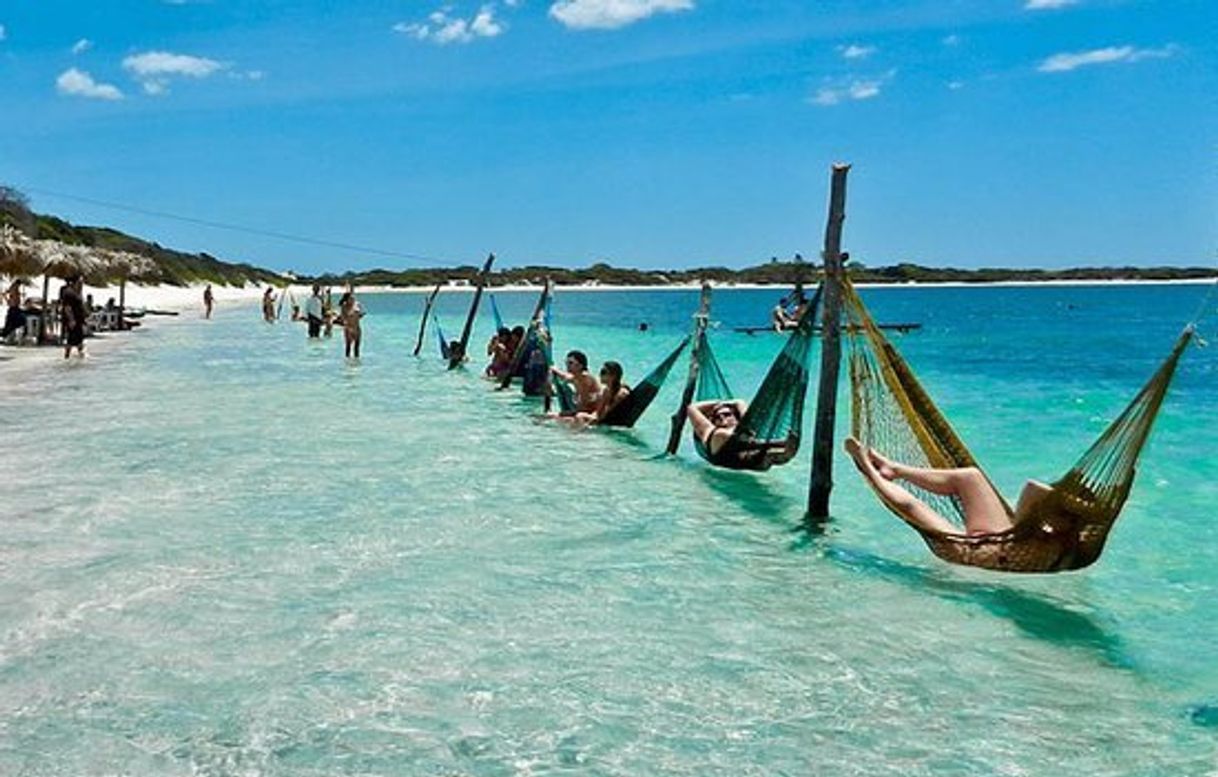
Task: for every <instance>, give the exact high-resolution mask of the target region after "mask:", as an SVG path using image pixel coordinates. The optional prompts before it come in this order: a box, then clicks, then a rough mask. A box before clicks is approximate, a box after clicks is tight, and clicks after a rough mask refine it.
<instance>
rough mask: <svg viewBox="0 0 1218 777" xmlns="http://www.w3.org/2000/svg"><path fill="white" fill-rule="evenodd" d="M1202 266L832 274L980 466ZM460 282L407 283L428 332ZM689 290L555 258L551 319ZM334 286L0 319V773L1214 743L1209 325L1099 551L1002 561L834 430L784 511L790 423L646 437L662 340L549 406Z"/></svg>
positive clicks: (1195, 296)
mask: <svg viewBox="0 0 1218 777" xmlns="http://www.w3.org/2000/svg"><path fill="white" fill-rule="evenodd" d="M1204 291H1205V290H1204V289H1203V288H1201V287H1195V286H1173V287H1159V286H1139V287H1113V288H1036V289H1025V288H979V289H950V288H941V289H885V290H874V291H867V292H865V298H866V300H867V301H868V302H869V303H870V304H871V306H872V307H873V308H874V310H875V311H876V313H877V316H878V317H879V318H880V319H884V320H890V321H895V320H901V321H920V322H922V323H924V324H925V328H924V329H923V330H922V331H920V332H917V333H914V334H910V335H907V336H904V337H898V338H896V342H897V345H898V347H900V348H901V349H902V350H903V351H904V352H905V353H906V355H907V356H908V358H909V360H910V361H911V363H912V364H913V365H914V368H915V369H916V370H917V371H918V372H919V374H920V375H921V376H922V378H923V379H924V382H925V384H926V385H927V387H928V388H929V389H930V391H931V392H932V393H933V394H934V395H935V396H936V397H937V398H938V400H939V401H940V404H941V405H942V407H943V408H944V409H945V411H946V412H947V413H948V415H949V416H950V417H951V418H952V419H953V420H954V421H955V422H956V425H957V427H958V429H959V430H960V431H961V433H962V435H963V436H964V437H965V439H966V440H967V441H968V442H969V443H970V444H971V446H972V447H973V449H974V452H975V453H976V454H977V456H978V458H979V459H980V460H981V461H983V462H984V463H985V464H986V465H987V468H988V469H989V470H990V471H991V473H992V474H993V476H994V478H995V480H996V482H997V483H998V484H999V485H1000V486H1001V487H1002V488H1004V489H1005V490H1007V491H1008V492H1009V493H1015V492H1016V489H1018V487H1019V485H1020V484H1021V482H1022V479H1023V478H1025V477H1040V478H1046V479H1049V478H1052V477H1054V476H1055V475H1057V474H1059V473H1060V472H1061V471H1063V470H1064V469H1065V468H1066V467H1067V466H1069V464H1071V463H1072V462H1073V460H1074V459H1075V458H1076V457H1077V456H1078V455H1079V454H1080V453H1081V452H1082V451H1083V449H1085V448H1086V446H1087V445H1088V444H1089V443H1090V442H1091V440H1092V439H1094V437H1095V436H1096V435H1097V434H1098V433H1099V432H1100V431H1101V430H1102V428H1103V426H1104V424H1105V423H1106V421H1107V420H1108V419H1110V418H1111V417H1112V416H1113V415H1114V414H1116V413H1117V412H1119V410H1120V408H1121V407H1122V406H1123V405H1124V403H1125V402H1126V401H1128V399H1129V398H1130V397H1131V396H1132V395H1133V393H1134V392H1135V391H1136V390H1137V388H1138V387H1139V386H1140V384H1141V383H1142V382H1143V381H1144V380H1145V379H1146V378H1147V376H1148V375H1149V374H1150V373H1151V372H1152V371H1153V369H1154V367H1155V365H1156V363H1157V362H1158V360H1159V359H1161V358H1162V356H1163V355H1164V354H1165V353H1166V351H1167V349H1168V348H1169V347H1170V344H1171V341H1172V339H1173V337H1174V335H1175V334H1176V332H1177V331H1178V329H1179V327H1180V326H1181V325H1182V323H1183V322H1184V321H1185V320H1186V319H1187V318H1188V317H1189V316H1190V315H1191V314H1192V311H1193V310H1194V308H1195V307H1196V305H1197V303H1198V302H1199V300H1200V299H1201V296H1202V294H1203V293H1204ZM777 296H778V294H777V293H776V292H769V291H766V292H760V291H735V292H719V293H718V294H717V295H716V299H715V316H714V317H715V318H716V319H717V320H718V321H720V322H722V326H721V327H720V330H719V331H718V332H716V334H715V348H716V349H717V353H718V356H719V359H720V361H721V363H722V364H723V365H724V368H725V370H726V371H727V373H728V375H729V377H730V378H731V379H732V381H733V383H734V385H735V386H736V387H737V390H738V391H739V392H740V393H741V394H742V395H748V394H750V393H751V392H752V391H753V390H754V389H755V388H756V386H757V384H758V382H759V380H760V378H761V375H762V374H763V372H764V370H765V368H766V366H767V365H768V363H769V361H770V359H771V358H772V357H773V356H774V354H775V353H776V352H777V350H778V349H779V348H780V346H781V340H780V339H779V338H778V337H777V336H773V335H761V336H755V337H750V336H747V335H742V334H734V333H732V332H731V331H730V329H731V327H732V326H737V325H742V324H753V323H761V322H762V321H763V320H764V318H765V315H766V310H768V308H769V307H770V306H771V305H772V304H773V303H774V301H775V299H776V297H777ZM468 301H469V295H468V294H460V293H453V294H452V295H449V296H445V297H442V298H441V304H440V314H441V319H442V321H443V323H444V325H445V327H446V329H448V330H449V332H450V334H454V333H455V332H456V330H458V329H459V326H460V323H461V320H462V319H463V316H464V310H465V306H466V305H468ZM497 301H498V302H499V304H500V307H501V308H502V309H503V310H504V313H505V315H506V316H507V318H508V319H509V320H510V321H511V322H519V321H521V320H522V319H523V318H525V317H526V316H527V313H528V310H529V309H530V308H531V306H532V304H533V300H532V298H531V296H530V295H525V294H500V295H498V300H497ZM695 302H696V294H695V293H693V292H678V291H657V292H647V293H641V292H640V293H613V292H596V293H592V292H585V293H576V292H561V293H560V294H559V296H558V298H557V301H556V303H555V306H554V329H555V338H556V343H555V346H556V349H557V350H558V351H560V352H562V351H565V350H566V349H568V348H572V347H578V348H582V349H584V350H586V351H587V352H588V353H589V355H590V356H591V358H592V360H593V363H594V366H595V365H596V364H598V363H599V360H603V359H606V358H614V359H617V360H619V361H621V362H622V363H623V364H624V365H625V367H626V371H627V379H628V380H630V379H637V378H638V377H639V376H640V375H641V374H642V373H643V372H644V371H646V370H647V369H649V368H650V367H651V366H652V365H653V364H654V363H656V362H657V361H659V359H660V358H661V357H662V356H663V355H664V354H665V353H666V352H667V351H668V350H669V349H670V348H671V347H672V346H673V345H674V344H675V343H676V341H678V340H679V339H680V337H681V336H682V334H683V333H684V332H685V331H686V330H687V329H688V326H689V322H690V318H689V315H690V313H691V312H692V308H693V306H694V305H695ZM364 304H365V306H366V308H367V309H368V312H369V315H368V317H367V318H366V319H365V332H366V335H365V336H366V342H365V345H364V355H363V360H362V362H361V363H358V364H355V363H348V362H346V361H344V359H343V358H342V354H341V338H340V337H335V338H334V339H333V340H330V341H325V342H322V343H309V342H306V339H305V335H304V329H303V327H302V326H299V325H294V324H290V323H280V324H277V325H274V326H268V325H264V324H262V323H260V322H259V320H258V314H257V310H256V308H255V306H253V305H249V306H231V307H221V308H220V309H219V311H218V313H217V316H216V318H215V319H214V320H212V321H210V322H204V321H200V320H199V319H198V317H197V315H196V314H195V313H190V314H187V315H183V316H182V317H180V318H178V319H158V320H152V321H149V323H148V325H147V326H146V327H145V328H144V329H143V330H142V331H138V332H135V333H132V334H130V335H123V336H110V337H107V338H106V339H105V340H104V341H94V342H92V343H91V349H92V356H91V358H90V359H89V360H87V361H86V362H85V363H83V364H77V363H72V364H63V363H61V362H60V361H59V360H58V359H57V358H55V355H54V354H49V353H45V352H44V353H39V354H33V355H31V354H28V353H18V354H14V353H13V351H12V350H11V349H10V350H7V351H0V359H5V360H4V361H0V389H2V391H0V417H2V418H3V424H4V426H3V428H4V432H5V434H4V437H3V440H4V451H5V453H4V455H3V456H0V496H2V501H3V513H2V514H0V774H5V775H43V774H46V775H102V774H131V775H186V774H206V775H336V774H369V775H371V774H377V775H380V774H384V775H415V774H418V775H543V774H568V773H569V774H589V775H660V774H664V775H669V774H687V775H707V774H723V775H778V774H787V775H806V774H833V775H849V774H859V775H878V774H900V775H930V774H934V775H952V774H959V775H979V774H1002V775H1061V774H1079V775H1118V774H1121V775H1124V774H1139V775H1152V774H1162V775H1184V774H1190V775H1191V774H1206V773H1214V772H1215V770H1218V755H1216V754H1218V708H1215V707H1214V706H1207V705H1218V607H1215V604H1214V603H1215V601H1218V597H1216V596H1215V594H1216V589H1218V528H1216V526H1218V514H1216V510H1215V503H1216V502H1218V425H1216V424H1215V420H1214V419H1215V417H1216V411H1218V384H1216V382H1215V378H1216V377H1218V357H1216V356H1215V354H1216V353H1218V351H1215V350H1214V349H1209V350H1206V349H1194V350H1192V351H1190V353H1189V354H1188V355H1187V356H1186V357H1185V359H1184V361H1183V363H1182V365H1181V368H1180V374H1179V376H1178V380H1177V383H1176V385H1175V387H1174V389H1173V391H1172V393H1171V395H1170V396H1169V399H1168V402H1167V404H1166V406H1165V407H1164V410H1163V413H1162V415H1161V417H1160V422H1159V425H1158V428H1157V429H1156V433H1155V435H1154V438H1153V439H1152V442H1151V445H1150V447H1149V449H1148V450H1147V453H1146V455H1145V457H1144V460H1143V464H1142V466H1141V470H1140V473H1139V477H1138V481H1137V484H1136V486H1135V488H1134V491H1133V495H1132V498H1131V500H1130V502H1129V505H1128V507H1127V508H1126V510H1125V514H1124V515H1123V517H1122V519H1121V521H1120V523H1119V524H1118V525H1117V528H1116V530H1115V532H1114V534H1113V536H1112V538H1111V541H1110V543H1109V546H1108V548H1107V550H1106V552H1105V554H1104V557H1103V558H1102V559H1101V561H1100V563H1099V564H1098V565H1096V566H1095V567H1093V568H1091V569H1088V570H1085V571H1083V572H1079V573H1072V574H1063V575H1049V576H1035V577H1017V576H1003V575H999V574H994V573H986V572H980V571H976V570H968V569H959V568H953V567H949V566H947V565H945V564H943V563H941V562H939V561H937V560H935V559H934V558H933V557H931V556H930V555H929V553H928V552H927V551H926V549H925V548H924V546H923V545H922V544H921V542H920V541H919V539H918V538H917V536H916V535H915V534H913V533H912V532H911V531H909V530H908V529H907V528H905V527H904V526H903V525H902V524H900V523H899V522H897V521H896V520H895V519H893V518H892V517H891V516H889V515H888V514H887V513H886V512H885V511H884V510H883V508H882V507H881V506H880V505H879V504H878V503H877V502H876V501H875V499H874V498H873V496H872V495H871V494H870V492H869V491H866V490H865V488H864V486H863V485H862V484H861V483H860V482H859V480H858V478H857V476H856V475H855V474H854V472H853V470H852V469H851V468H850V467H849V465H848V463H847V461H846V459H845V458H844V457H843V456H842V455H840V454H839V455H838V456H837V459H836V462H835V466H836V480H837V486H836V489H835V491H834V494H833V500H834V502H833V504H834V519H833V521H832V522H831V523H830V524H829V526H828V527H827V529H826V531H825V532H824V533H823V534H816V533H809V532H807V531H804V530H803V529H802V515H803V510H804V504H805V499H806V488H807V480H808V468H809V449H808V448H805V450H804V451H803V452H802V453H801V455H800V457H799V458H798V459H797V460H796V461H795V462H794V463H792V464H791V465H789V466H787V467H784V468H782V469H776V470H774V471H771V472H769V473H765V474H761V475H753V474H740V473H731V472H722V471H716V470H713V469H711V468H709V467H708V466H707V465H706V464H705V463H703V462H702V461H701V460H700V459H698V458H697V457H696V456H695V455H694V454H693V452H692V450H691V448H690V446H689V444H688V442H686V443H685V444H684V447H683V449H682V452H681V454H680V455H679V456H678V457H676V458H667V459H666V458H662V457H658V456H657V454H659V453H660V452H661V451H662V448H663V444H664V439H665V437H666V433H667V428H668V415H669V414H670V413H671V412H672V410H673V409H674V408H675V406H676V404H677V402H678V396H679V391H680V384H681V382H682V381H683V379H684V370H685V366H684V363H683V362H682V363H681V364H680V365H679V366H678V367H677V369H676V370H674V373H673V377H672V379H670V381H669V384H668V385H667V386H666V388H665V391H664V392H663V393H662V394H661V396H660V397H659V399H658V400H657V403H656V405H655V406H654V407H653V409H652V411H651V412H650V413H649V414H648V415H646V416H644V418H643V420H642V421H641V422H640V424H639V428H638V429H637V430H636V431H634V432H620V433H601V432H585V433H573V432H570V431H568V430H565V429H562V428H558V427H557V426H555V425H554V424H552V423H540V422H538V421H536V420H535V419H534V416H535V414H536V412H537V409H538V408H537V407H536V405H535V404H534V403H532V402H529V401H526V400H524V399H523V398H521V397H520V396H519V395H518V394H517V393H515V392H512V393H506V392H504V393H496V392H494V391H492V390H491V388H490V387H489V386H488V384H487V383H486V382H485V381H483V380H482V379H480V378H479V376H478V367H477V365H475V366H472V367H471V368H469V369H466V370H463V371H457V372H446V371H445V369H444V367H443V365H442V364H441V363H440V361H439V359H438V358H437V355H436V347H435V343H434V340H432V339H430V338H429V339H428V340H427V341H426V342H425V344H424V348H423V356H422V357H420V358H412V357H411V356H410V348H411V346H412V345H413V341H414V336H415V332H416V330H417V326H418V316H419V312H420V309H421V306H422V302H421V297H420V296H418V295H406V294H401V295H383V296H367V297H365V298H364ZM641 321H647V322H648V323H649V324H650V328H649V331H647V332H640V331H638V326H637V325H638V323H639V322H641ZM489 327H490V323H489V317H488V316H486V315H482V316H480V317H479V320H478V326H477V330H476V333H475V343H476V344H477V346H478V347H480V346H481V345H482V344H483V343H485V340H486V338H487V336H488V335H489V332H490V328H489ZM818 353H819V352H818ZM10 357H11V358H10ZM818 358H819V357H818ZM813 402H814V400H812V399H810V400H809V406H810V407H811V406H812V405H813ZM809 415H810V414H809ZM807 420H809V421H810V418H809V419H807ZM839 421H840V423H841V428H842V429H845V423H846V412H845V405H844V402H843V407H842V412H841V413H840V415H839Z"/></svg>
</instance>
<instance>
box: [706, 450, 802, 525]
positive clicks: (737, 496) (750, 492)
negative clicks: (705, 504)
mask: <svg viewBox="0 0 1218 777" xmlns="http://www.w3.org/2000/svg"><path fill="white" fill-rule="evenodd" d="M698 474H699V476H700V477H701V478H702V481H703V482H704V483H706V485H708V486H710V488H711V490H713V491H715V492H716V493H719V494H722V495H723V496H725V497H727V498H728V499H730V500H731V501H733V502H735V503H736V504H737V505H739V506H740V509H742V510H744V511H745V512H747V513H749V514H750V515H754V516H757V517H758V518H763V519H765V520H767V521H770V522H772V523H782V524H784V525H785V524H788V523H790V517H789V516H790V515H791V512H792V508H793V503H792V501H791V498H790V497H788V496H786V495H785V494H783V493H781V492H779V491H776V490H775V489H774V488H773V487H772V486H771V485H770V484H769V483H767V482H765V481H763V480H758V479H757V477H756V476H755V475H752V474H750V473H747V472H736V471H733V470H727V469H717V468H715V467H712V466H709V465H707V466H705V467H700V468H699V469H698Z"/></svg>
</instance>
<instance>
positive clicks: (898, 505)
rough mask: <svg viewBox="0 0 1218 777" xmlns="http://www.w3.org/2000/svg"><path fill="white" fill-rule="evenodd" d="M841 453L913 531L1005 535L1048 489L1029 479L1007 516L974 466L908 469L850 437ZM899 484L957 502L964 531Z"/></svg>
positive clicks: (1001, 504)
mask: <svg viewBox="0 0 1218 777" xmlns="http://www.w3.org/2000/svg"><path fill="white" fill-rule="evenodd" d="M846 452H847V453H849V454H850V458H852V459H854V465H855V466H856V467H858V469H859V472H861V473H863V477H865V478H867V480H868V482H869V483H870V484H871V487H872V488H874V489H875V491H876V493H878V494H879V496H880V498H881V499H882V500H883V501H884V502H885V503H886V504H887V505H888V506H889V507H890V508H892V509H893V510H895V511H896V512H897V513H899V514H900V515H901V517H903V518H904V519H905V520H906V521H907V522H908V523H910V524H912V525H913V526H915V527H916V528H918V529H924V530H927V531H932V532H939V533H941V534H965V535H969V536H976V535H979V534H999V533H1001V532H1004V531H1007V530H1009V529H1011V528H1013V527H1014V525H1015V524H1016V523H1018V521H1019V519H1020V518H1021V517H1022V516H1023V515H1025V514H1026V513H1027V511H1028V509H1029V508H1030V507H1031V506H1032V504H1033V503H1034V502H1035V501H1036V500H1037V499H1038V498H1039V497H1041V496H1043V495H1044V494H1046V493H1047V492H1048V490H1049V487H1048V486H1046V485H1045V484H1043V483H1041V482H1039V481H1036V480H1029V481H1028V482H1027V484H1026V485H1025V486H1024V488H1023V493H1021V494H1020V495H1019V504H1018V505H1017V506H1016V508H1015V516H1014V518H1012V517H1011V516H1010V515H1009V514H1008V513H1007V508H1006V505H1005V503H1004V502H1003V501H1002V498H1001V497H1000V496H998V492H997V491H995V490H994V486H993V485H992V484H991V483H990V481H989V479H987V478H986V476H985V475H983V474H982V473H981V470H979V469H977V468H976V467H962V468H958V469H926V468H923V467H911V466H909V465H908V464H901V463H900V462H896V461H893V460H892V459H889V458H887V457H886V456H883V455H882V454H880V452H879V451H877V450H876V449H874V448H867V449H864V448H863V446H862V444H861V443H859V441H858V440H857V439H855V438H854V437H848V438H846ZM900 480H904V481H905V482H907V483H909V484H911V485H914V486H917V487H918V488H922V489H925V490H926V491H929V492H931V493H932V494H938V495H940V496H946V497H950V498H955V499H958V500H959V502H960V507H961V511H962V512H963V513H964V531H961V530H960V527H959V526H957V525H956V524H954V523H952V522H951V521H949V520H948V519H947V518H944V517H943V516H942V515H940V514H939V513H938V512H936V511H935V510H933V509H931V507H930V506H929V505H927V504H926V503H925V502H923V501H922V500H920V499H918V498H917V497H916V496H914V495H913V494H912V493H910V492H909V490H908V489H906V488H905V487H904V486H902V485H900V484H899V483H898V482H897V481H900Z"/></svg>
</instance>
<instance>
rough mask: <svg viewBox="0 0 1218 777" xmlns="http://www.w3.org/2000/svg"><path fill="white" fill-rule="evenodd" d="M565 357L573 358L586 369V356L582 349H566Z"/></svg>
mask: <svg viewBox="0 0 1218 777" xmlns="http://www.w3.org/2000/svg"><path fill="white" fill-rule="evenodd" d="M567 358H568V359H574V360H575V361H576V362H578V363H579V366H581V367H583V368H584V369H585V370H586V369H588V357H587V356H585V355H584V352H583V351H568V352H567Z"/></svg>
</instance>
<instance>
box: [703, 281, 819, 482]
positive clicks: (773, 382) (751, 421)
mask: <svg viewBox="0 0 1218 777" xmlns="http://www.w3.org/2000/svg"><path fill="white" fill-rule="evenodd" d="M820 294H821V288H819V287H818V288H817V290H816V294H814V295H813V297H812V300H811V302H810V303H809V304H808V307H807V309H806V310H805V311H804V315H803V316H802V317H801V318H800V319H799V323H798V324H797V325H796V327H795V328H794V329H792V330H790V331H791V334H790V335H789V336H788V338H787V344H786V345H785V346H784V347H783V349H782V351H781V352H780V353H779V354H778V356H777V358H775V359H774V363H773V364H772V365H770V370H769V372H767V373H766V376H765V379H764V380H763V381H762V382H761V388H759V389H758V390H757V395H756V396H755V397H753V401H752V402H750V403H749V406H748V410H746V411H745V413H744V418H741V419H740V423H739V424H737V426H736V429H735V431H734V432H733V434H732V436H731V437H729V438H728V440H727V442H726V443H724V444H723V446H722V447H721V448H720V449H719V450H718V451H716V452H715V453H711V452H710V451H709V450H708V449H707V447H706V445H705V444H703V442H702V441H701V440H700V439H698V437H697V436H696V435H695V436H694V448H695V449H696V450H697V451H698V455H699V456H701V457H702V458H704V459H706V460H707V461H708V462H710V463H711V464H714V465H715V466H718V467H726V468H728V469H747V470H758V471H760V470H767V469H769V468H770V467H773V466H779V465H782V464H786V463H787V462H788V461H790V460H791V459H793V458H795V454H797V453H798V452H799V440H800V431H801V427H802V426H803V414H804V397H805V395H806V394H807V390H808V361H809V357H810V356H811V353H812V340H813V329H814V321H815V320H816V310H817V308H818V307H819V305H820ZM693 359H694V362H695V363H696V364H697V366H698V386H697V391H696V393H695V396H694V399H695V401H697V402H705V401H707V400H711V399H729V398H731V397H733V396H735V394H733V393H732V390H731V389H730V388H729V387H728V384H727V379H726V378H725V377H724V376H723V370H721V369H720V368H719V363H718V361H716V359H715V354H714V353H713V352H712V351H711V348H710V341H709V340H708V339H707V337H706V330H705V329H701V330H700V331H699V332H698V334H697V339H696V340H695V342H694V354H693Z"/></svg>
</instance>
